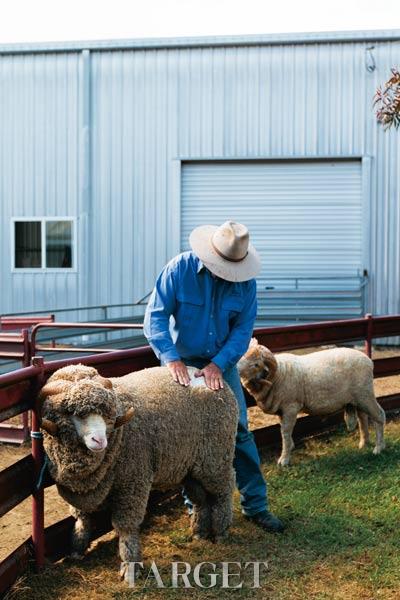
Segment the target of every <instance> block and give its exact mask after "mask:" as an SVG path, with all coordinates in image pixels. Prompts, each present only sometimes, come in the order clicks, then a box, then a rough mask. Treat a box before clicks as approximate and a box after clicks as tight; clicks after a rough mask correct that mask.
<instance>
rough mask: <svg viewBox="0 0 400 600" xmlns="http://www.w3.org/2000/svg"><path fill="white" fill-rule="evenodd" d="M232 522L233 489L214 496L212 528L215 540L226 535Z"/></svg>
mask: <svg viewBox="0 0 400 600" xmlns="http://www.w3.org/2000/svg"><path fill="white" fill-rule="evenodd" d="M231 524H232V490H231V489H229V490H228V491H226V492H224V493H222V494H219V495H217V496H215V497H214V498H213V501H212V504H211V528H212V533H213V536H214V541H216V542H218V541H220V540H222V538H224V537H225V535H226V533H227V532H228V529H229V527H230V526H231Z"/></svg>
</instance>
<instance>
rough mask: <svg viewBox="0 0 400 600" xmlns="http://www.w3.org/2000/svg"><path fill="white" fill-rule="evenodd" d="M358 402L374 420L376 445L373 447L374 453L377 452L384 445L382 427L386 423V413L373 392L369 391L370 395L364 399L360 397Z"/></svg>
mask: <svg viewBox="0 0 400 600" xmlns="http://www.w3.org/2000/svg"><path fill="white" fill-rule="evenodd" d="M359 404H361V405H362V410H363V411H364V412H365V413H367V415H369V416H370V417H371V419H372V421H373V422H374V427H375V433H376V445H375V448H374V451H373V452H374V454H379V453H380V452H381V451H382V450H383V449H384V447H385V440H384V428H385V423H386V415H385V411H384V410H383V408H382V407H381V406H380V405H379V404H378V402H377V401H376V398H375V394H374V393H373V392H371V395H370V396H368V397H367V398H365V399H362V400H361V401H360V402H359Z"/></svg>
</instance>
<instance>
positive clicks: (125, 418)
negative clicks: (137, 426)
mask: <svg viewBox="0 0 400 600" xmlns="http://www.w3.org/2000/svg"><path fill="white" fill-rule="evenodd" d="M134 414H135V411H134V409H133V408H132V406H131V407H130V408H128V410H127V411H126V413H125V414H124V415H120V416H119V417H117V418H116V419H115V424H114V429H117V427H121V425H125V423H128V422H129V421H130V420H131V419H132V417H133V415H134Z"/></svg>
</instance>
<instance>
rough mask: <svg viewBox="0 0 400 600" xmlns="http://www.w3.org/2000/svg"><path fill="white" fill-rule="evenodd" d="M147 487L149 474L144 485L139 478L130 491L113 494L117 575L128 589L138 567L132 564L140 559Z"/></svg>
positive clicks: (125, 490)
mask: <svg viewBox="0 0 400 600" xmlns="http://www.w3.org/2000/svg"><path fill="white" fill-rule="evenodd" d="M151 486H152V478H151V475H149V476H148V478H147V480H146V483H145V484H144V480H143V479H139V481H137V482H136V485H135V486H134V488H133V489H131V490H127V489H126V488H123V489H122V490H120V491H119V490H118V491H115V492H114V494H115V495H114V497H113V509H112V514H111V522H112V525H113V527H114V529H115V531H116V532H117V534H118V537H119V555H120V559H121V565H120V571H119V573H120V577H121V579H122V578H123V579H125V581H126V583H127V584H128V585H129V586H134V583H135V575H136V574H137V573H138V570H139V568H138V565H135V564H133V563H138V562H139V561H140V559H141V549H140V537H139V529H140V526H141V524H142V522H143V519H144V517H145V514H146V508H147V502H148V499H149V495H150V490H151Z"/></svg>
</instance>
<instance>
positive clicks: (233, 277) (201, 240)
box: [189, 221, 261, 282]
mask: <svg viewBox="0 0 400 600" xmlns="http://www.w3.org/2000/svg"><path fill="white" fill-rule="evenodd" d="M189 243H190V245H191V247H192V250H193V252H194V253H195V254H196V256H198V257H199V258H200V260H201V261H202V262H203V263H204V265H205V266H206V267H207V269H209V270H210V271H211V273H214V275H217V276H218V277H221V279H226V280H227V281H233V282H235V281H248V280H249V279H253V278H254V277H256V276H257V275H258V273H259V272H260V269H261V261H260V257H259V255H258V253H257V251H256V250H255V248H254V247H253V246H252V245H251V244H250V241H249V230H248V229H247V227H246V226H245V225H242V224H241V223H235V222H234V221H226V223H224V224H223V225H221V226H220V227H217V226H216V225H201V226H200V227H196V229H193V231H192V233H191V234H190V237H189Z"/></svg>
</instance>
